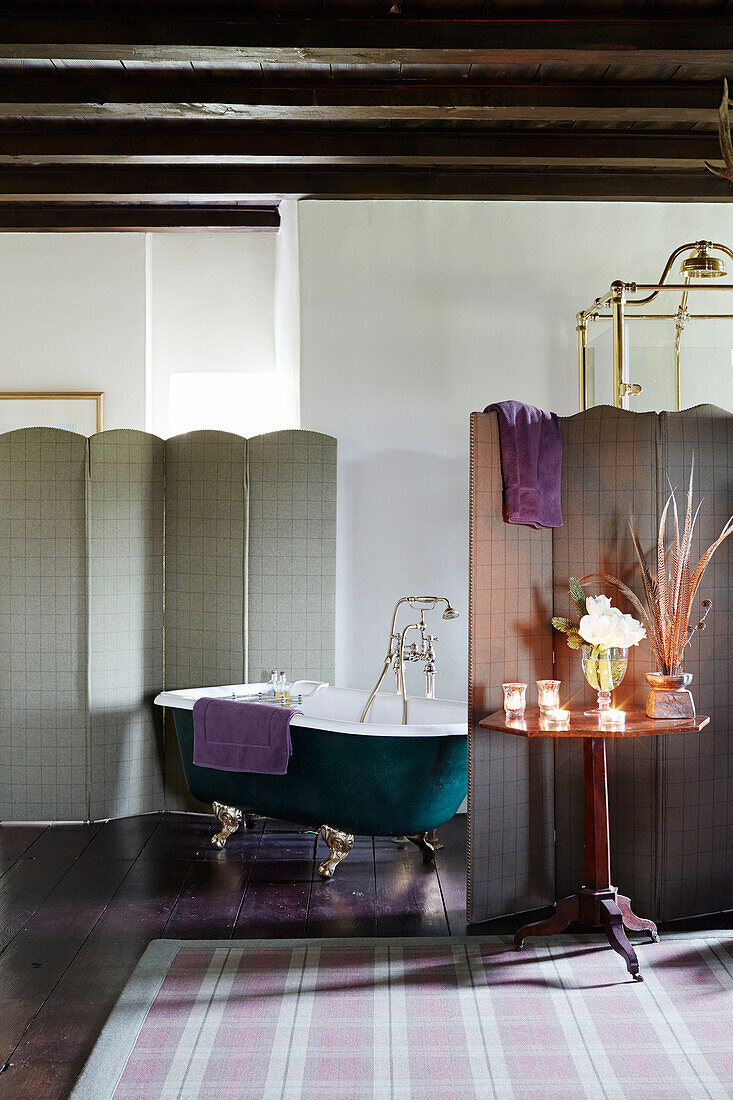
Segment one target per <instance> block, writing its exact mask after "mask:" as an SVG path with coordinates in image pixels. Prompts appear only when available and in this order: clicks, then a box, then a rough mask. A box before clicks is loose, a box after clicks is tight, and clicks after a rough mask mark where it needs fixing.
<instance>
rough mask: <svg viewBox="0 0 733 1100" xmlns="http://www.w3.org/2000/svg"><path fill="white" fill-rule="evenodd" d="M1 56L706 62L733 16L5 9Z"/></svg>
mask: <svg viewBox="0 0 733 1100" xmlns="http://www.w3.org/2000/svg"><path fill="white" fill-rule="evenodd" d="M0 57H6V58H56V59H69V60H74V59H79V60H84V59H88V60H115V59H120V60H149V61H169V60H172V61H176V60H181V61H189V62H197V61H201V62H211V61H217V62H227V63H231V64H236V63H238V62H241V61H260V62H275V63H277V62H280V63H288V64H297V63H299V62H303V61H311V62H318V63H350V64H365V63H372V64H389V63H391V62H400V61H402V62H410V63H417V64H426V63H437V62H440V63H443V64H463V63H466V62H475V63H481V64H526V63H534V62H551V63H556V62H560V63H563V62H573V63H576V64H598V63H599V62H606V63H608V64H612V63H617V64H624V65H627V64H635V63H636V64H650V63H663V62H664V63H673V64H680V65H681V64H701V65H727V64H729V63H730V61H731V59H732V57H733V22H732V21H731V19H730V18H729V17H725V16H720V17H714V16H705V15H699V16H696V17H694V18H689V17H688V18H673V19H660V18H654V17H653V16H652V17H647V18H623V17H618V18H609V17H603V16H597V17H594V16H575V17H573V18H543V17H542V14H541V13H537V14H536V15H533V16H532V18H528V17H525V18H518V19H495V18H481V19H470V18H465V17H463V16H461V17H458V18H452V19H445V18H426V19H415V18H411V17H409V16H402V15H397V16H395V15H392V16H388V17H386V18H379V17H375V16H368V17H365V18H336V17H334V16H324V17H316V18H306V19H302V18H300V19H299V18H290V17H276V18H272V17H266V16H260V17H256V18H245V19H238V18H226V19H216V18H179V17H168V18H160V17H157V16H152V17H140V16H138V17H125V16H121V17H117V18H115V17H108V16H105V15H103V14H98V15H94V16H92V17H89V18H64V17H54V16H24V15H22V14H21V15H20V16H4V17H3V18H0Z"/></svg>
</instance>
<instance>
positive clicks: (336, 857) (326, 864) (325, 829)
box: [318, 825, 354, 881]
mask: <svg viewBox="0 0 733 1100" xmlns="http://www.w3.org/2000/svg"><path fill="white" fill-rule="evenodd" d="M321 836H322V837H323V839H324V840H325V842H326V844H327V845H328V847H329V849H330V850H329V853H328V858H327V859H324V860H323V862H322V863H319V864H318V874H319V875H320V876H321V878H322V879H323V880H324V881H325V880H327V879H329V878H333V872H334V871H335V870H336V868H337V867H338V865H339V863H340V862H341V860H342V859H346V857H347V855H348V854H349V852H350V851H351V849H352V848H353V847H354V837H353V835H352V834H351V833H342V832H340V830H339V829H333V828H332V827H331V826H330V825H322V826H321Z"/></svg>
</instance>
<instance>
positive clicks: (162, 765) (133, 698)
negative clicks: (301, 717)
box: [0, 428, 336, 820]
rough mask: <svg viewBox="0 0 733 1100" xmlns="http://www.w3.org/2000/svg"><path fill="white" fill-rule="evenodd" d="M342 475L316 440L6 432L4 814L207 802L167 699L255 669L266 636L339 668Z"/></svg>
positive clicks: (0, 586) (103, 813)
mask: <svg viewBox="0 0 733 1100" xmlns="http://www.w3.org/2000/svg"><path fill="white" fill-rule="evenodd" d="M250 451H251V454H250V453H249V452H250ZM250 463H251V467H252V471H251V472H250ZM250 480H252V481H253V484H254V491H253V493H252V494H251V499H250V489H249V483H250ZM335 485H336V441H335V440H334V439H332V438H331V437H329V436H322V435H319V434H318V433H314V432H300V431H291V432H278V433H273V435H271V436H261V437H258V438H257V439H255V440H252V441H251V442H250V443H249V444H248V442H247V440H245V439H243V438H242V437H241V436H235V435H231V434H229V433H226V432H209V431H205V432H192V433H190V434H189V435H186V436H180V437H176V438H174V439H170V440H168V441H164V440H162V439H159V438H157V437H156V436H152V435H149V434H147V433H145V432H138V431H132V430H129V431H128V430H119V431H110V432H103V433H101V434H99V435H96V436H92V437H91V438H90V439H88V440H87V439H85V438H84V437H82V436H78V435H75V434H74V433H71V432H66V431H62V430H59V429H53V428H28V429H22V430H19V431H14V432H9V433H6V434H0V668H1V669H2V691H1V692H0V750H2V752H3V758H4V767H3V768H2V769H0V819H4V820H48V819H51V820H64V819H65V820H70V819H74V820H77V819H82V818H99V817H108V816H117V815H123V814H130V813H142V812H146V811H149V810H154V809H160V808H163V807H164V806H166V807H167V808H172V807H183V806H190V805H192V803H191V800H190V798H189V797H188V795H187V792H186V791H185V786H184V784H183V781H182V777H181V774H180V767H179V763H178V753H177V747H176V744H175V735H174V734H173V733H172V731H170V730H169V731H168V735H167V736H166V737H164V734H163V729H162V721H161V718H162V714H161V711H160V709H159V708H156V707H154V706H153V703H152V700H153V698H154V696H155V694H156V693H157V692H158V691H159V690H161V688H162V687H163V686H167V687H186V686H189V687H196V686H206V685H207V684H217V683H219V684H221V683H241V682H243V681H244V680H245V679H247V678H250V679H251V678H252V674H251V673H248V664H249V662H248V639H249V644H250V645H251V646H253V647H254V649H255V653H256V663H257V666H258V667H257V668H256V669H255V671H254V677H255V678H257V679H259V678H260V676H261V671H262V670H261V668H260V667H259V666H260V665H262V664H263V662H264V663H265V664H267V666H268V667H270V666H274V665H278V666H279V667H284V668H287V670H288V672H289V674H290V675H292V676H296V675H297V676H311V677H319V678H320V677H323V678H326V679H332V676H333V664H334V648H335V641H334V633H335V622H334V574H335V540H336V516H335ZM273 509H274V516H273V514H272V513H273ZM272 519H274V520H275V527H273V526H272V523H271V522H270V521H271V520H272ZM250 541H251V542H252V545H253V547H254V551H253V553H252V556H251V561H250V551H249V543H250ZM273 584H274V586H275V587H274V590H272V586H273ZM250 603H251V604H252V607H253V610H252V611H249V610H248V608H249V606H250Z"/></svg>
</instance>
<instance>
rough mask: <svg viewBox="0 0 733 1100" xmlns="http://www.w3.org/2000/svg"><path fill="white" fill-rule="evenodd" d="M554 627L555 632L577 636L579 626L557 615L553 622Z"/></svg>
mask: <svg viewBox="0 0 733 1100" xmlns="http://www.w3.org/2000/svg"><path fill="white" fill-rule="evenodd" d="M552 625H553V626H554V627H555V630H560V631H562V633H563V634H577V633H578V624H577V623H574V622H573V620H572V619H563V618H562V617H561V616H559V615H555V616H554V617H553V620H552Z"/></svg>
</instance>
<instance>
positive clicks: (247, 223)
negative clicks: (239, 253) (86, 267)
mask: <svg viewBox="0 0 733 1100" xmlns="http://www.w3.org/2000/svg"><path fill="white" fill-rule="evenodd" d="M279 226H280V215H279V213H278V210H277V207H275V206H271V207H264V206H263V207H252V206H237V205H234V204H230V205H226V204H224V203H220V204H217V205H210V206H205V205H203V206H197V205H195V204H185V203H184V204H174V203H168V204H165V203H158V204H152V203H149V204H147V205H146V204H143V203H59V202H54V203H51V202H46V203H44V202H0V232H3V233H7V232H23V233H26V232H29V231H38V232H85V233H86V232H90V231H94V230H96V231H99V232H108V233H109V232H115V233H119V232H124V231H131V232H132V231H134V232H145V231H147V232H158V231H162V230H166V229H167V230H173V231H176V230H181V229H198V230H202V231H211V230H216V229H226V230H232V229H237V230H249V231H262V230H270V231H272V230H276V229H278V228H279Z"/></svg>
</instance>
